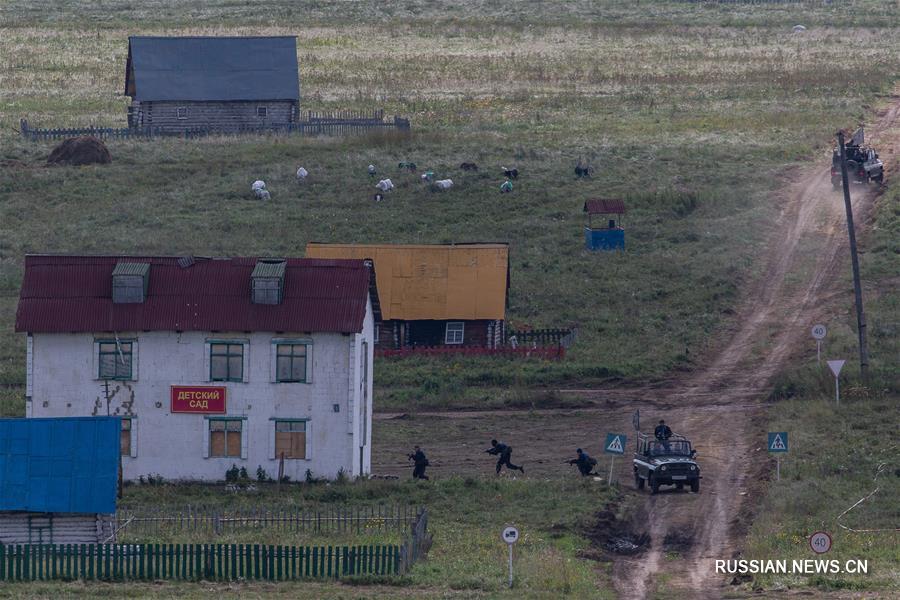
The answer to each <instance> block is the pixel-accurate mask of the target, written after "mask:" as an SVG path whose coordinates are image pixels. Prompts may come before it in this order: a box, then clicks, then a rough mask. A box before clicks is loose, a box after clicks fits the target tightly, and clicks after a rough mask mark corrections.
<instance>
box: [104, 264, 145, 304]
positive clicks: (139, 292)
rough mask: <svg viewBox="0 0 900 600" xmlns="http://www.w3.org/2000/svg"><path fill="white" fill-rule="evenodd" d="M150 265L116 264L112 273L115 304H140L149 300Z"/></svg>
mask: <svg viewBox="0 0 900 600" xmlns="http://www.w3.org/2000/svg"><path fill="white" fill-rule="evenodd" d="M149 284H150V264H149V263H129V262H120V263H116V268H115V269H113V273H112V300H113V303H115V304H140V303H141V302H143V301H144V300H146V299H147V288H148V286H149Z"/></svg>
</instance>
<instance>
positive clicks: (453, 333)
mask: <svg viewBox="0 0 900 600" xmlns="http://www.w3.org/2000/svg"><path fill="white" fill-rule="evenodd" d="M465 328H466V324H465V323H463V322H462V321H451V322H449V323H447V331H446V334H445V335H444V343H445V344H462V343H463V334H464V332H465Z"/></svg>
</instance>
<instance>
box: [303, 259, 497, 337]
mask: <svg viewBox="0 0 900 600" xmlns="http://www.w3.org/2000/svg"><path fill="white" fill-rule="evenodd" d="M306 257H307V258H370V259H372V260H373V261H374V262H375V279H376V282H377V286H378V297H379V300H380V302H381V313H382V317H383V318H384V320H385V321H387V320H391V319H399V320H404V321H414V320H421V319H435V320H444V319H463V320H475V319H488V320H495V319H504V318H505V314H506V294H507V291H508V290H509V246H508V245H507V244H449V245H437V244H435V245H398V244H319V243H316V242H310V243H309V244H307V245H306Z"/></svg>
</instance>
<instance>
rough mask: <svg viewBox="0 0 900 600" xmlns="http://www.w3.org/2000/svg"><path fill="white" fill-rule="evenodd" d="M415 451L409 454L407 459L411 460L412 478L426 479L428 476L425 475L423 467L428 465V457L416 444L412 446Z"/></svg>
mask: <svg viewBox="0 0 900 600" xmlns="http://www.w3.org/2000/svg"><path fill="white" fill-rule="evenodd" d="M414 450H415V452H413V453H412V454H410V455H409V459H410V460H411V461H413V465H414V466H413V475H412V476H413V479H425V480H428V476H427V475H425V468H426V467H427V466H428V464H429V463H428V458H426V457H425V453H424V452H422V449H421V448H419V447H418V446H416V447H415V448H414Z"/></svg>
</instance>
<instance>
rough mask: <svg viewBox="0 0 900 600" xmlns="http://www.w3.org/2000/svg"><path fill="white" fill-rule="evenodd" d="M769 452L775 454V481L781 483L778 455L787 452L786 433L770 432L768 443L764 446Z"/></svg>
mask: <svg viewBox="0 0 900 600" xmlns="http://www.w3.org/2000/svg"><path fill="white" fill-rule="evenodd" d="M766 446H767V447H768V449H769V452H773V453H776V456H775V481H781V458H780V457H778V456H777V454H778V453H781V452H787V451H788V434H787V431H770V432H769V443H768V444H766Z"/></svg>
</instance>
